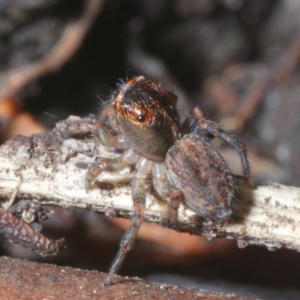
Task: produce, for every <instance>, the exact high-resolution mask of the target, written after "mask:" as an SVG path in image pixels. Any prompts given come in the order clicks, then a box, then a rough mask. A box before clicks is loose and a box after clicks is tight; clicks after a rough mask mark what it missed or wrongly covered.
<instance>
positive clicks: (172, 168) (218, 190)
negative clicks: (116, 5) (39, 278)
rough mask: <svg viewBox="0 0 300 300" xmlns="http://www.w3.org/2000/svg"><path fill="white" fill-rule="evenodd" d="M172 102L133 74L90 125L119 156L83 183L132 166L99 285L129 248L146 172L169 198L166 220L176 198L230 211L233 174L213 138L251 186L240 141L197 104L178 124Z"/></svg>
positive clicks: (210, 213) (209, 213)
mask: <svg viewBox="0 0 300 300" xmlns="http://www.w3.org/2000/svg"><path fill="white" fill-rule="evenodd" d="M176 102H177V96H176V95H174V94H173V93H171V92H169V91H167V90H165V89H162V88H161V86H160V85H158V84H156V83H154V82H153V81H151V80H149V79H147V78H145V77H144V76H139V77H136V78H133V79H130V80H129V81H127V82H126V83H123V84H122V85H121V86H120V88H119V90H118V91H117V92H116V93H115V95H114V97H113V98H112V99H111V100H110V101H109V102H108V105H107V106H106V107H105V108H104V109H103V111H102V113H101V115H100V120H99V122H98V121H97V122H95V123H94V125H93V129H92V131H93V133H94V134H95V136H96V137H97V138H98V139H99V141H100V142H101V143H102V144H103V145H105V146H108V147H111V148H113V149H119V148H121V149H123V150H124V155H123V156H122V158H121V159H117V160H113V159H105V160H103V161H101V163H100V164H98V165H94V166H93V167H91V169H90V170H89V171H88V173H87V177H86V183H87V185H88V186H89V187H91V186H93V185H94V184H95V180H96V179H95V178H96V177H97V175H98V174H100V173H101V172H103V171H110V172H115V171H119V170H121V169H123V168H125V167H126V166H128V165H134V166H135V171H134V174H133V178H132V183H131V184H132V199H133V204H134V214H133V216H132V218H131V224H130V227H129V229H128V230H127V231H126V233H125V235H124V236H123V238H122V240H121V243H120V248H119V252H118V254H117V256H116V258H115V260H114V261H113V263H112V266H111V268H110V271H109V274H108V276H107V277H106V279H105V282H104V286H109V285H110V284H111V282H112V279H113V275H114V274H115V273H116V272H117V271H118V269H119V268H120V266H121V264H122V262H123V260H124V258H125V255H126V253H127V252H128V251H129V250H130V249H131V248H132V247H133V244H134V241H135V238H136V235H137V233H138V230H139V228H140V226H141V223H142V221H143V215H144V209H145V197H146V195H145V179H146V178H147V177H148V176H149V175H152V178H153V185H154V187H155V189H156V192H157V193H158V194H159V195H160V196H161V197H162V198H164V199H169V208H170V212H169V221H170V223H171V224H176V220H177V208H178V206H179V204H180V202H184V203H185V205H186V206H187V207H188V208H189V209H191V210H193V211H194V212H195V213H196V214H198V215H200V216H203V217H206V218H207V217H209V218H217V219H218V218H219V219H224V218H227V217H229V216H231V215H232V210H231V202H232V199H233V195H234V190H235V179H234V176H233V175H232V173H231V171H230V169H229V167H228V166H227V164H226V162H225V161H224V159H223V157H222V156H221V155H220V154H219V152H218V151H217V150H215V149H214V148H213V146H212V145H211V143H210V140H211V139H212V138H214V137H218V138H220V139H222V140H224V141H226V142H228V143H229V144H230V145H231V146H232V147H234V148H235V149H236V150H238V151H239V154H240V157H241V162H242V167H243V172H244V175H245V177H246V179H247V181H248V182H249V184H250V185H252V180H251V176H250V167H249V162H248V159H247V152H246V148H245V145H244V143H243V142H242V141H240V140H239V139H238V138H236V137H235V136H234V135H232V134H230V133H228V132H226V131H224V130H222V129H221V128H220V126H219V125H218V124H216V123H215V122H213V121H211V120H209V119H208V117H207V116H206V115H205V114H204V113H203V112H202V110H201V109H200V108H199V107H196V108H195V109H194V110H193V111H192V113H191V114H190V115H189V116H188V117H187V119H186V120H185V122H184V123H183V124H180V122H179V116H178V111H177V110H176V107H175V106H176Z"/></svg>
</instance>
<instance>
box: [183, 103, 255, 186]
mask: <svg viewBox="0 0 300 300" xmlns="http://www.w3.org/2000/svg"><path fill="white" fill-rule="evenodd" d="M188 123H189V125H190V127H192V129H193V131H194V132H197V131H199V130H202V131H203V130H205V132H206V135H207V136H208V137H210V136H215V137H218V138H220V139H222V140H224V141H226V142H227V143H229V144H230V145H231V146H232V147H233V148H235V149H236V150H238V151H239V154H240V157H241V162H242V167H243V172H244V176H245V178H246V179H247V181H248V183H249V185H250V186H251V187H253V186H254V184H253V181H252V177H251V172H250V164H249V160H248V154H247V149H246V146H245V143H244V142H243V141H241V140H240V139H239V138H237V137H236V136H234V135H233V134H231V133H229V132H226V131H225V130H223V129H222V128H221V127H220V126H219V125H218V124H217V123H215V122H214V121H211V120H209V119H208V118H207V117H206V115H205V114H204V113H203V111H202V110H201V109H200V108H199V107H196V108H195V109H194V110H193V111H192V113H191V114H190V115H189V117H188Z"/></svg>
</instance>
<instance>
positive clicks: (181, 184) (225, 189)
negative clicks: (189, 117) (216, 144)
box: [166, 134, 235, 218]
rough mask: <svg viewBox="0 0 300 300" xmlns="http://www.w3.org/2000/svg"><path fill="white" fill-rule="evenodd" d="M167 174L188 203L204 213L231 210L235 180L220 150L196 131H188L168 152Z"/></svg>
mask: <svg viewBox="0 0 300 300" xmlns="http://www.w3.org/2000/svg"><path fill="white" fill-rule="evenodd" d="M166 166H167V173H168V177H169V179H170V181H171V183H172V185H173V186H174V187H175V188H177V189H178V190H180V191H181V192H182V193H183V195H184V198H185V204H186V206H187V207H188V208H189V209H191V210H193V211H194V212H195V213H197V214H198V215H201V216H204V217H217V218H226V217H229V216H230V215H231V214H232V211H231V207H230V205H231V201H232V198H233V196H234V189H235V180H234V177H233V176H232V175H231V171H230V169H229V167H228V166H227V164H226V162H225V161H224V159H223V157H222V156H221V154H220V153H219V152H218V151H217V150H215V149H214V148H213V146H212V145H211V144H210V143H209V142H207V141H205V140H203V139H201V138H200V137H199V136H195V135H193V134H189V135H186V136H185V137H184V138H182V139H181V140H180V141H179V142H177V143H176V144H175V145H174V146H173V147H171V148H170V149H169V151H168V153H167V156H166Z"/></svg>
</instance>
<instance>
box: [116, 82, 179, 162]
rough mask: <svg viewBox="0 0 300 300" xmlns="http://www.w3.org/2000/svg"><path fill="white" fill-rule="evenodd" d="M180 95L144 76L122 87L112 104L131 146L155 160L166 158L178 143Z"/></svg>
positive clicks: (144, 155) (142, 154)
mask: <svg viewBox="0 0 300 300" xmlns="http://www.w3.org/2000/svg"><path fill="white" fill-rule="evenodd" d="M176 102H177V96H175V95H174V94H173V93H171V92H168V91H166V90H164V89H162V88H160V87H159V86H158V85H157V84H155V83H154V82H152V81H151V80H149V79H146V78H145V77H143V76H139V77H137V78H136V79H131V80H129V81H128V82H127V83H126V84H124V85H123V86H122V88H121V89H120V91H119V92H118V94H117V95H116V97H115V99H114V100H113V102H112V106H113V107H114V109H115V112H116V114H117V120H118V123H119V125H120V129H121V131H122V133H123V135H124V138H125V140H126V142H127V143H128V145H129V146H130V147H132V148H133V149H134V150H135V151H136V152H137V153H138V154H140V155H141V156H143V157H145V158H148V159H150V160H153V161H163V160H164V159H165V156H166V154H167V151H168V150H169V148H170V147H171V146H172V145H173V144H174V143H175V142H176V140H177V138H178V131H179V118H178V113H177V110H176V108H175V105H176Z"/></svg>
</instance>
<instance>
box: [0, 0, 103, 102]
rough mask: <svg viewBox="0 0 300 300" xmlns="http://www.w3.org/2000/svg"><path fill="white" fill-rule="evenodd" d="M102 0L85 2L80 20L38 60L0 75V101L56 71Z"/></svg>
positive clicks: (66, 58) (73, 48) (73, 47)
mask: <svg viewBox="0 0 300 300" xmlns="http://www.w3.org/2000/svg"><path fill="white" fill-rule="evenodd" d="M103 2H104V1H103V0H86V8H85V11H84V12H83V15H82V17H81V19H80V20H79V21H77V22H75V23H71V24H69V25H67V27H66V29H65V30H64V33H63V35H62V37H61V38H60V40H59V41H58V42H57V44H56V45H55V46H54V47H53V48H52V49H51V50H50V52H49V53H48V54H47V55H45V56H44V57H43V58H41V59H40V60H38V61H36V62H34V63H32V64H29V65H25V66H22V67H19V68H16V69H11V70H9V71H7V72H4V73H1V74H0V99H4V98H7V97H10V96H12V95H15V94H16V93H17V92H18V91H20V90H21V89H22V88H23V87H24V86H25V85H26V84H28V83H29V82H31V81H33V80H36V79H37V78H39V77H40V76H42V75H45V74H47V73H49V72H54V71H56V70H58V69H59V68H60V67H61V66H62V65H63V64H64V63H65V62H66V61H67V60H69V59H70V58H71V57H72V55H73V54H74V53H75V52H76V51H77V50H78V49H79V47H80V46H81V44H82V41H83V39H84V37H85V36H86V33H87V32H88V30H89V29H90V27H91V25H92V24H93V21H94V20H95V17H96V16H97V14H98V13H99V11H100V9H101V6H102V4H103Z"/></svg>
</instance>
